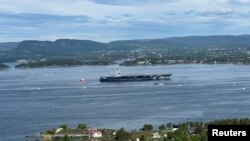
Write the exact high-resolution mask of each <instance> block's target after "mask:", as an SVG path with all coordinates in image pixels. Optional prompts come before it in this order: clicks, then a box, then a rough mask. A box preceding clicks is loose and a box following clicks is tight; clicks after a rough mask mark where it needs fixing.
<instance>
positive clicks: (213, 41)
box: [109, 35, 250, 48]
mask: <svg viewBox="0 0 250 141" xmlns="http://www.w3.org/2000/svg"><path fill="white" fill-rule="evenodd" d="M109 45H111V46H117V47H120V48H124V47H127V48H131V47H156V48H160V47H161V48H162V47H163V48H167V47H171V48H175V47H192V48H224V47H225V48H237V47H250V35H238V36H234V35H218V36H187V37H169V38H162V39H142V40H123V41H122V40H121V41H113V42H110V43H109Z"/></svg>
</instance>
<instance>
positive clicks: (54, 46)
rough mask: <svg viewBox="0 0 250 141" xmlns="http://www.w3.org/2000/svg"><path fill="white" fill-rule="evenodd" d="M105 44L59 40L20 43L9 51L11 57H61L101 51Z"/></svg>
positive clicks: (105, 46)
mask: <svg viewBox="0 0 250 141" xmlns="http://www.w3.org/2000/svg"><path fill="white" fill-rule="evenodd" d="M105 48H107V45H106V44H103V43H99V42H95V41H90V40H72V39H59V40H56V41H22V42H21V43H20V44H19V45H18V46H17V47H16V48H14V49H12V50H11V54H13V55H24V54H25V55H59V54H60V55H63V54H72V55H73V54H74V53H79V52H86V51H95V50H103V49H105Z"/></svg>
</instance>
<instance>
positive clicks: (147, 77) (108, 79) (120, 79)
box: [100, 68, 172, 82]
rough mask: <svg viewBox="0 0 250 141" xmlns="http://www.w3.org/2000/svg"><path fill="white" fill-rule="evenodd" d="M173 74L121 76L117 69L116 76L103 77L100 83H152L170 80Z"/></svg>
mask: <svg viewBox="0 0 250 141" xmlns="http://www.w3.org/2000/svg"><path fill="white" fill-rule="evenodd" d="M171 75H172V74H171V73H164V74H138V75H121V73H120V71H119V69H118V68H117V69H116V72H115V74H114V75H111V76H101V77H100V82H126V81H150V80H167V79H170V76H171Z"/></svg>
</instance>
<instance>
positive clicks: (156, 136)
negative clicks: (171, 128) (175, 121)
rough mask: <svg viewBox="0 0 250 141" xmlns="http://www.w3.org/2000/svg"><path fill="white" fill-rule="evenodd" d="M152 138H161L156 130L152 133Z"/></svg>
mask: <svg viewBox="0 0 250 141" xmlns="http://www.w3.org/2000/svg"><path fill="white" fill-rule="evenodd" d="M152 138H153V139H159V138H161V135H160V134H159V133H158V132H155V133H153V137H152Z"/></svg>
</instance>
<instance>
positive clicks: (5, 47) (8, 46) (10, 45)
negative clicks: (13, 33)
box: [0, 42, 19, 51]
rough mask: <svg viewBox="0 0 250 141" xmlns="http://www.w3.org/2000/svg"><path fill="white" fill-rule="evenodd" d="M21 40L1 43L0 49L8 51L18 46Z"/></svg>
mask: <svg viewBox="0 0 250 141" xmlns="http://www.w3.org/2000/svg"><path fill="white" fill-rule="evenodd" d="M18 44H19V42H5V43H0V51H8V50H11V49H13V48H16V47H17V46H18Z"/></svg>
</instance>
